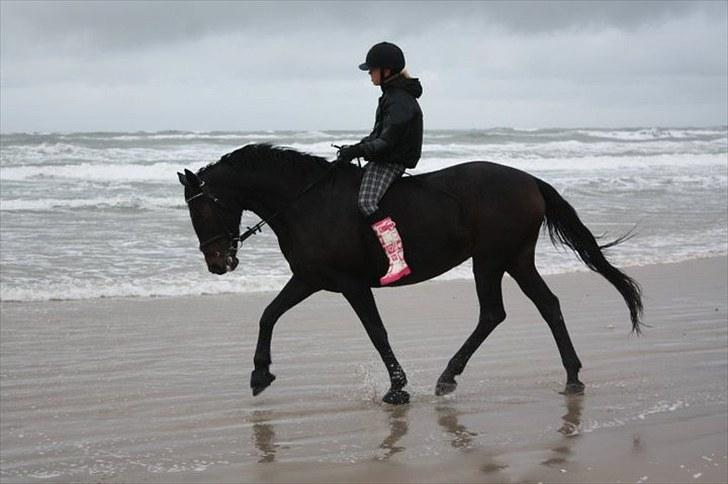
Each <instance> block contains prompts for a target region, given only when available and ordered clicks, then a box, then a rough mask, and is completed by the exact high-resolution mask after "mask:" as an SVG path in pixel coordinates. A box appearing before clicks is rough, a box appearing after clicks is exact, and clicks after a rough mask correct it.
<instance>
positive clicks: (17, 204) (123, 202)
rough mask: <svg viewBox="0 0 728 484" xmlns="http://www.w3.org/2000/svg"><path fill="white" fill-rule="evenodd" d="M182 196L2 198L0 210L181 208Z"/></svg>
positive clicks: (183, 204) (182, 203) (182, 206)
mask: <svg viewBox="0 0 728 484" xmlns="http://www.w3.org/2000/svg"><path fill="white" fill-rule="evenodd" d="M185 207H186V206H185V203H184V199H183V198H182V196H181V195H180V196H176V197H154V196H140V195H129V196H121V195H118V196H114V197H96V198H70V199H63V198H34V199H14V200H2V201H1V202H0V211H3V212H17V211H36V212H39V211H54V210H62V209H135V210H158V209H182V208H185Z"/></svg>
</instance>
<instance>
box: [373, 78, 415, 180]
mask: <svg viewBox="0 0 728 484" xmlns="http://www.w3.org/2000/svg"><path fill="white" fill-rule="evenodd" d="M382 91H383V94H382V96H381V97H380V98H379V105H378V106H377V116H376V120H375V122H374V129H373V130H372V132H371V134H370V135H369V136H367V137H366V138H364V139H362V140H361V148H362V151H363V152H364V159H365V160H367V161H379V162H385V163H397V164H399V165H404V166H406V167H407V168H414V167H415V165H417V162H418V161H419V159H420V155H421V154H422V109H420V105H419V104H418V103H417V98H418V97H420V96H421V95H422V85H421V84H420V81H419V79H407V78H404V77H397V78H394V79H391V80H390V81H388V82H386V83H385V84H384V85H383V86H382Z"/></svg>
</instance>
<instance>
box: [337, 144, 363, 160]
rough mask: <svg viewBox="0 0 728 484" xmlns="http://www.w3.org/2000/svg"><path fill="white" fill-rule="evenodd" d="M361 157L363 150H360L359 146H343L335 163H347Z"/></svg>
mask: <svg viewBox="0 0 728 484" xmlns="http://www.w3.org/2000/svg"><path fill="white" fill-rule="evenodd" d="M361 156H364V150H362V148H361V145H360V144H355V145H344V146H342V147H341V149H340V150H339V153H338V156H337V161H340V162H342V163H349V162H350V161H351V160H353V159H354V158H359V157H361Z"/></svg>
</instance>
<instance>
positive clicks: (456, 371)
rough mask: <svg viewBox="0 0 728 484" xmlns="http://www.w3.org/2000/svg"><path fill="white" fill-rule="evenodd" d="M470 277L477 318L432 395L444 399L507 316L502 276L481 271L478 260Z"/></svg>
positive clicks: (501, 274) (474, 261)
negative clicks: (476, 351)
mask: <svg viewBox="0 0 728 484" xmlns="http://www.w3.org/2000/svg"><path fill="white" fill-rule="evenodd" d="M473 273H474V275H475V285H476V289H477V293H478V301H479V302H480V317H479V319H478V325H477V326H476V327H475V331H473V333H472V334H471V335H470V336H469V337H468V339H467V340H466V341H465V343H463V346H462V347H461V348H460V349H459V350H458V352H457V353H455V356H453V357H452V358H451V359H450V362H449V363H448V364H447V367H446V368H445V371H443V372H442V375H440V378H438V380H437V385H436V386H435V395H445V394H448V393H451V392H453V391H455V388H456V387H457V382H456V381H455V377H456V376H457V375H460V374H461V373H462V372H463V371H464V370H465V365H467V364H468V360H470V357H471V356H473V353H475V350H477V349H478V348H479V347H480V345H481V344H483V341H485V338H487V337H488V335H489V334H490V333H491V332H492V331H493V330H494V329H495V327H496V326H498V325H499V324H500V323H501V322H502V321H503V320H504V319H506V312H505V309H504V308H503V295H502V293H501V280H502V278H503V272H500V271H495V272H493V271H489V270H486V269H483V268H481V267H480V264H479V262H478V261H477V260H473Z"/></svg>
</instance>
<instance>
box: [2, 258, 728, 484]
mask: <svg viewBox="0 0 728 484" xmlns="http://www.w3.org/2000/svg"><path fill="white" fill-rule="evenodd" d="M627 272H628V273H629V274H630V275H632V276H634V277H635V278H637V280H638V281H639V282H640V283H641V284H642V285H643V287H644V290H645V307H646V314H645V321H646V322H647V323H648V324H650V325H652V327H651V328H648V329H647V330H646V331H645V334H644V336H642V337H636V336H632V335H630V333H629V327H630V325H629V321H628V313H627V309H626V307H625V305H624V303H623V302H622V301H621V299H620V296H619V295H618V293H617V292H616V291H615V290H614V289H613V288H612V287H611V286H609V285H608V283H607V282H606V281H604V280H603V279H602V278H601V277H600V276H598V275H596V274H593V273H578V274H566V275H558V276H551V277H548V278H547V281H548V283H549V285H550V286H551V288H552V290H553V291H554V292H555V293H556V294H557V295H558V296H559V298H560V300H561V306H562V309H563V312H564V316H565V318H566V323H567V326H568V328H569V330H570V332H571V336H572V339H573V340H574V344H575V347H576V349H577V352H578V353H579V356H580V358H581V360H582V363H583V364H584V369H583V371H582V374H581V376H582V380H583V381H584V383H585V384H586V385H587V387H586V393H585V395H584V396H581V397H565V396H562V395H560V394H559V393H558V391H559V390H561V389H562V387H563V384H564V378H565V377H564V372H563V369H562V367H561V362H560V358H559V355H558V352H557V350H556V345H555V344H554V341H553V339H552V337H551V335H550V332H549V330H548V327H547V326H546V324H545V323H544V322H543V321H542V320H541V318H540V316H539V315H538V314H537V312H536V310H535V308H534V307H533V305H532V304H531V303H530V302H529V301H528V300H527V299H526V298H525V296H523V294H522V293H521V292H520V291H519V290H518V288H517V287H516V286H515V284H514V283H513V281H511V280H506V281H505V286H504V297H505V304H506V311H507V312H508V319H506V321H505V322H504V323H503V324H502V325H501V326H500V327H499V328H498V329H497V330H496V331H495V332H494V333H493V334H492V335H491V337H490V338H489V339H488V340H487V341H486V342H485V344H484V345H483V347H481V349H480V350H479V351H478V352H477V353H476V354H475V356H474V357H473V359H472V360H471V362H470V365H469V366H468V368H467V369H466V372H465V373H464V374H463V375H462V376H461V377H460V378H459V380H458V381H459V384H460V385H459V387H458V389H457V391H456V392H455V393H454V394H452V395H449V396H446V397H435V396H434V394H433V392H434V384H435V381H436V379H437V377H438V375H439V374H440V372H441V371H442V370H443V368H444V366H445V364H446V363H447V361H448V359H449V358H450V357H451V356H452V355H453V354H454V352H455V351H456V350H457V349H458V348H459V346H460V345H461V344H462V342H463V341H464V340H465V338H466V337H467V335H468V334H469V332H470V331H471V330H472V329H473V327H474V324H475V317H476V315H477V303H476V299H475V290H474V287H473V284H472V283H471V282H468V281H457V282H431V283H425V284H422V285H419V286H415V287H411V288H402V289H396V290H391V289H389V290H378V291H376V297H377V300H378V302H379V305H380V311H381V313H382V316H383V318H384V320H385V324H386V326H387V328H388V331H389V336H390V341H391V343H392V346H393V348H394V351H395V353H396V354H397V355H398V357H399V360H400V362H401V363H402V365H403V366H404V368H405V370H406V371H407V372H408V377H409V380H410V385H409V390H410V393H411V395H412V402H411V404H410V405H407V406H402V407H391V406H388V405H386V404H384V403H382V402H381V401H380V400H381V397H382V395H383V394H384V393H385V392H386V390H387V387H388V381H387V377H386V372H385V370H384V368H383V365H382V364H381V362H380V360H379V357H378V355H377V354H376V352H375V350H374V349H373V347H372V345H371V344H370V343H369V341H368V339H367V337H366V334H365V332H364V330H363V328H362V327H361V325H360V324H359V322H358V321H357V320H356V318H355V316H354V313H353V311H352V310H351V309H350V308H349V307H348V306H347V305H346V302H345V301H344V300H343V298H341V297H340V296H338V295H334V294H325V293H322V294H318V295H315V296H313V297H312V298H310V299H309V300H307V301H305V302H304V303H302V304H301V305H300V306H298V307H296V308H294V309H293V310H292V311H291V312H289V313H288V314H286V315H285V316H284V317H283V318H282V320H281V321H280V323H279V325H278V326H277V328H276V332H275V335H274V340H273V361H274V363H273V366H272V368H271V369H272V371H273V372H274V373H275V374H276V375H277V376H278V380H277V381H276V382H274V383H273V385H272V386H271V387H270V388H268V389H267V390H266V391H265V392H263V393H262V394H261V395H260V396H258V397H255V398H253V397H252V395H251V394H250V390H249V388H248V377H249V373H250V370H251V369H252V357H253V351H254V346H255V341H256V334H257V320H258V317H259V316H260V314H261V312H262V310H263V308H264V307H265V305H266V304H267V303H268V302H269V301H270V300H271V299H272V297H273V294H270V293H268V294H249V295H223V296H207V297H180V298H143V299H101V300H93V301H56V302H44V303H7V302H5V303H2V304H1V305H0V310H1V315H2V324H1V325H0V480H1V481H2V482H3V483H12V482H39V481H40V482H111V483H116V482H341V481H348V482H400V481H409V482H451V481H459V482H534V483H535V482H555V481H556V482H726V481H727V480H728V461H727V460H726V459H727V457H726V455H727V449H726V448H727V447H728V442H727V439H728V391H727V386H728V383H727V381H728V295H727V293H728V288H727V286H728V282H727V277H728V267H727V265H726V258H725V257H716V258H710V259H701V260H694V261H689V262H684V263H679V264H664V265H656V266H645V267H635V268H630V269H628V270H627Z"/></svg>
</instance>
